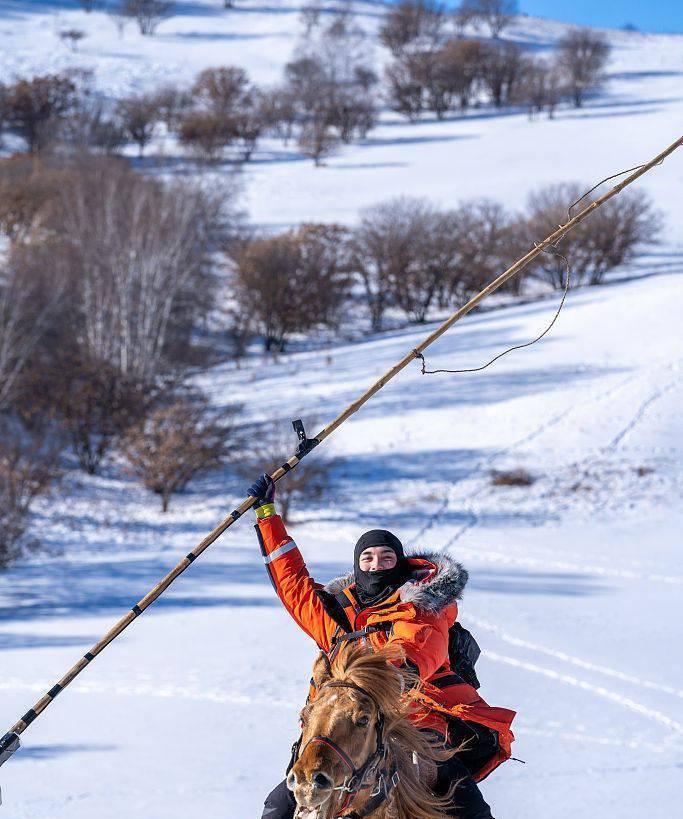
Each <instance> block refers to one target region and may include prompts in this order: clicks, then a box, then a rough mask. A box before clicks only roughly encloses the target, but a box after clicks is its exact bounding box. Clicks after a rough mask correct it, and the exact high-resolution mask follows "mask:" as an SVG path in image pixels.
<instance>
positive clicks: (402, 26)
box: [379, 0, 446, 57]
mask: <svg viewBox="0 0 683 819" xmlns="http://www.w3.org/2000/svg"><path fill="white" fill-rule="evenodd" d="M445 21H446V15H445V11H444V7H443V5H442V4H441V3H438V2H435V0H401V1H400V2H399V3H396V4H395V5H393V6H391V7H390V9H389V10H388V11H387V13H386V17H385V19H384V23H383V24H382V26H381V28H380V30H379V40H380V42H381V43H382V45H384V46H385V47H386V48H388V49H389V51H391V53H392V54H393V55H394V56H395V57H399V56H401V55H402V54H403V53H404V51H405V50H406V49H407V48H408V47H409V46H416V47H417V48H418V49H420V50H424V49H430V48H434V47H435V46H437V45H438V44H439V42H440V40H441V37H442V32H443V28H444V24H445Z"/></svg>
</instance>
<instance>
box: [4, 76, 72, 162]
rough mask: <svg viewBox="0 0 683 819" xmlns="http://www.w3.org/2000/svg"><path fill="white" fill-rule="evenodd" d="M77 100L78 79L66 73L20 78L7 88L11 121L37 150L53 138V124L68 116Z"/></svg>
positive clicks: (6, 105)
mask: <svg viewBox="0 0 683 819" xmlns="http://www.w3.org/2000/svg"><path fill="white" fill-rule="evenodd" d="M76 99H77V88H76V84H75V83H74V81H73V80H72V79H71V78H69V77H67V76H66V75H64V74H45V75H42V76H36V77H32V78H31V79H29V80H18V81H17V82H15V83H14V84H12V85H10V86H8V87H7V91H6V96H5V109H6V119H7V123H8V125H9V126H10V128H11V129H12V130H14V131H15V132H16V133H17V134H19V136H21V137H23V139H25V140H26V144H27V146H28V150H29V152H30V153H36V152H37V151H39V150H40V149H41V148H43V147H44V146H45V144H46V143H47V142H48V141H49V140H50V137H51V134H50V127H49V126H50V125H51V124H53V123H55V122H57V121H58V120H59V119H61V118H63V117H66V116H68V115H69V113H70V112H71V111H72V110H73V108H74V105H75V103H76Z"/></svg>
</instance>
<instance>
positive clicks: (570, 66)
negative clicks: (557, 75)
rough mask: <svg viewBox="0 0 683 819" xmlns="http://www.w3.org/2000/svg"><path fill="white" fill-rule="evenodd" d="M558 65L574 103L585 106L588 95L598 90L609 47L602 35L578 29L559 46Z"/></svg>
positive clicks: (570, 33) (565, 37)
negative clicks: (584, 102) (589, 92)
mask: <svg viewBox="0 0 683 819" xmlns="http://www.w3.org/2000/svg"><path fill="white" fill-rule="evenodd" d="M557 49H558V62H559V65H560V67H561V68H562V70H563V72H564V74H565V76H566V82H567V85H568V87H569V90H570V92H571V95H572V98H573V100H574V105H575V106H576V107H577V108H580V107H581V105H583V101H584V99H585V96H586V93H587V92H588V91H590V90H591V89H594V88H597V87H598V86H599V84H600V82H601V80H602V73H603V70H604V68H605V65H606V64H607V61H608V59H609V55H610V51H611V48H610V45H609V43H608V42H607V40H606V39H605V38H604V37H603V36H602V35H601V34H599V33H597V32H594V31H591V30H590V29H576V30H574V31H570V32H569V33H568V34H566V35H565V36H564V37H563V38H562V39H561V40H560V41H559V42H558V44H557Z"/></svg>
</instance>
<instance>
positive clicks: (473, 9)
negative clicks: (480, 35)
mask: <svg viewBox="0 0 683 819" xmlns="http://www.w3.org/2000/svg"><path fill="white" fill-rule="evenodd" d="M459 12H460V15H461V16H462V17H463V18H464V19H465V20H468V21H475V22H482V23H486V25H487V26H488V27H489V31H490V32H491V36H492V37H496V38H497V37H500V35H501V32H502V31H503V30H504V29H505V28H507V27H508V26H509V25H510V23H511V22H512V20H513V19H514V17H515V15H516V14H518V13H519V4H518V3H517V1H516V0H462V3H461V4H460V9H459Z"/></svg>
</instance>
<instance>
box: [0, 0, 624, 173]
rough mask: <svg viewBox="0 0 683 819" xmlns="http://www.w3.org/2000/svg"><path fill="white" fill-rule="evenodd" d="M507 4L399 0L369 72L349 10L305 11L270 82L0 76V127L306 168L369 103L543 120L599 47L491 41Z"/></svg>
mask: <svg viewBox="0 0 683 819" xmlns="http://www.w3.org/2000/svg"><path fill="white" fill-rule="evenodd" d="M508 6H509V4H506V3H497V2H494V3H484V2H483V0H477V2H468V3H463V5H462V6H461V7H460V8H459V9H458V11H457V12H456V13H455V14H446V12H445V11H444V9H443V7H442V6H440V5H439V4H438V3H437V2H435V0H402V2H400V3H398V4H396V5H394V6H392V7H391V9H390V10H389V11H388V12H387V14H386V18H385V21H384V23H383V25H382V26H381V27H380V30H379V40H380V42H381V43H382V45H384V46H385V47H386V48H387V49H388V50H389V51H390V53H391V54H392V56H393V60H392V62H391V63H390V64H389V65H387V67H386V69H385V72H384V77H383V78H381V77H380V76H379V75H378V73H377V72H376V70H375V68H374V57H373V49H372V43H371V42H370V41H369V38H368V36H367V33H366V32H365V31H364V30H363V29H362V27H361V26H360V25H359V24H358V22H357V20H356V18H355V16H354V15H353V13H352V11H351V10H350V7H347V8H344V9H342V10H341V11H340V12H339V13H338V14H336V15H334V16H333V17H331V18H329V17H323V15H322V14H321V12H320V9H319V7H317V6H308V7H305V8H304V11H303V25H304V36H302V38H301V40H300V42H299V44H298V46H297V49H296V51H295V53H294V56H293V58H292V59H291V60H290V62H288V63H287V64H286V66H285V67H284V71H283V77H282V81H281V82H280V83H278V84H277V85H275V86H273V87H260V86H258V85H256V84H255V83H253V82H252V81H251V80H250V78H249V76H248V74H247V72H246V71H245V70H244V69H242V68H240V67H237V66H220V67H215V68H208V69H206V70H204V71H202V72H201V73H200V74H199V75H198V76H197V77H196V78H195V80H194V82H193V83H192V84H191V85H190V86H189V87H180V86H177V85H172V84H167V85H163V86H161V87H159V88H157V89H155V90H154V91H150V92H147V93H140V94H132V95H130V96H128V97H125V98H122V99H119V100H114V101H108V100H105V99H103V98H102V97H101V95H98V94H97V93H95V91H94V89H93V86H92V77H91V75H90V74H89V73H88V72H87V71H83V70H77V69H76V70H71V71H67V72H62V73H57V74H47V75H39V76H33V77H28V78H22V79H19V80H16V81H15V82H13V83H9V84H5V85H3V84H1V83H0V135H1V134H2V132H3V130H4V131H6V132H10V133H13V134H15V135H17V136H19V137H21V138H22V139H23V140H24V142H25V145H26V148H27V150H28V151H29V152H31V153H37V152H39V151H41V150H45V149H46V148H57V147H59V148H62V149H63V148H64V147H66V148H74V147H76V148H84V147H85V148H87V149H88V150H91V151H93V150H96V151H100V152H103V153H116V152H119V151H120V150H121V149H122V148H123V147H124V146H125V145H126V144H128V143H132V144H134V145H136V146H137V147H138V151H139V154H140V155H142V154H143V153H144V151H145V150H146V149H147V148H148V146H149V145H150V143H152V142H153V140H154V139H155V138H156V137H157V136H160V135H162V134H163V133H165V134H171V135H173V136H174V137H175V138H176V139H177V141H178V143H179V144H180V145H181V146H183V148H184V149H185V150H186V151H187V152H188V154H189V155H190V156H193V157H195V158H196V159H198V160H200V161H202V162H208V163H213V162H218V161H221V160H223V159H225V158H226V157H227V158H230V159H232V160H236V161H248V160H249V159H250V158H251V157H252V155H253V153H254V151H255V149H256V147H257V145H258V143H259V141H260V140H261V139H263V138H264V137H273V138H278V139H282V141H283V142H284V144H285V145H287V144H288V143H289V142H290V141H292V140H293V141H295V142H296V145H297V147H298V150H299V151H300V152H301V153H302V154H303V155H305V156H307V157H310V158H312V159H313V160H314V162H315V163H316V164H320V163H321V162H322V160H323V159H324V158H325V157H326V156H328V155H329V154H330V153H332V152H333V151H334V150H335V149H336V147H337V146H338V145H339V144H340V143H351V142H353V141H354V140H356V139H363V138H365V137H366V136H367V134H368V133H369V132H370V131H371V130H372V129H373V128H374V127H375V126H376V125H377V122H378V119H379V111H380V109H381V107H382V106H383V105H388V106H389V107H390V108H391V109H393V110H395V111H396V112H398V113H400V114H402V115H404V116H406V117H407V118H408V119H409V120H411V121H417V120H418V119H419V118H420V117H421V116H422V115H423V113H424V112H432V113H433V114H435V115H436V117H438V118H443V117H445V116H446V115H448V114H449V112H452V111H459V112H463V111H466V110H467V109H468V108H470V107H472V106H473V105H481V104H482V102H486V103H487V104H490V105H492V106H493V107H494V108H496V109H501V108H503V107H504V106H522V107H525V108H526V109H527V110H528V111H529V115H530V117H533V116H534V115H535V114H536V113H539V112H541V111H546V112H547V113H548V116H550V117H552V116H553V114H554V112H555V110H556V108H557V106H558V105H559V104H560V103H561V102H563V101H564V100H571V101H572V102H573V104H574V105H576V106H581V105H582V104H583V102H584V100H585V97H586V94H587V93H588V92H590V91H591V90H593V89H595V88H597V87H598V86H599V84H600V82H601V79H602V77H603V73H604V68H605V65H606V62H607V60H608V57H609V51H610V49H609V45H608V43H607V42H606V41H605V40H604V38H603V37H602V36H601V35H599V34H596V33H594V32H591V31H590V30H582V29H574V30H571V31H570V32H568V33H567V34H566V35H565V36H564V37H563V38H562V39H561V40H560V41H559V42H558V43H557V46H556V47H555V49H554V50H553V51H552V52H551V53H550V54H549V55H546V56H543V57H534V56H532V55H530V54H528V53H526V52H525V51H523V49H522V48H521V47H520V46H518V45H517V44H516V43H515V42H513V41H510V40H502V39H500V38H499V35H500V32H501V31H502V29H503V28H504V26H505V24H506V22H509V19H510V15H509V14H508V13H504V11H505V8H507V7H508ZM480 7H481V8H480ZM481 9H483V11H482V10H481ZM483 20H486V21H487V24H488V26H489V28H490V30H491V32H492V33H493V35H494V36H493V39H481V38H478V37H467V36H465V34H464V30H465V26H467V25H472V21H475V22H476V21H479V22H481V21H483ZM454 32H455V33H454Z"/></svg>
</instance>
